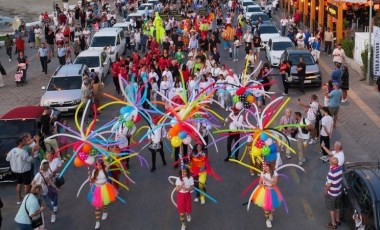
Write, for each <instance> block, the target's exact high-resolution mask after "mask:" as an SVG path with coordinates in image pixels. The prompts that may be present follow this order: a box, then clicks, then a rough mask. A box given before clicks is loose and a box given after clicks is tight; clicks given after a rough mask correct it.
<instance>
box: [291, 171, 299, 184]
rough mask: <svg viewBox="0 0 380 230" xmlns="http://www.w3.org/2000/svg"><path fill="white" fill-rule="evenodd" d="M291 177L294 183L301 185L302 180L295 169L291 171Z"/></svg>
mask: <svg viewBox="0 0 380 230" xmlns="http://www.w3.org/2000/svg"><path fill="white" fill-rule="evenodd" d="M290 176H291V177H292V179H293V181H294V183H296V184H301V182H300V178H299V176H298V174H297V172H296V170H295V169H294V168H292V169H290Z"/></svg>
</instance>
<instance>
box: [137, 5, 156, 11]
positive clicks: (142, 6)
mask: <svg viewBox="0 0 380 230" xmlns="http://www.w3.org/2000/svg"><path fill="white" fill-rule="evenodd" d="M146 7H148V10H151V9H153V7H152V5H141V6H140V7H139V10H145V8H146Z"/></svg>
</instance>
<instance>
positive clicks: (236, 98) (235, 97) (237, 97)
mask: <svg viewBox="0 0 380 230" xmlns="http://www.w3.org/2000/svg"><path fill="white" fill-rule="evenodd" d="M232 101H233V102H234V103H237V102H239V101H240V100H239V96H237V95H235V96H233V98H232Z"/></svg>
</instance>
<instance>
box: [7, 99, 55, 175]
mask: <svg viewBox="0 0 380 230" xmlns="http://www.w3.org/2000/svg"><path fill="white" fill-rule="evenodd" d="M43 111H44V107H41V106H21V107H17V108H14V109H12V110H10V111H9V112H7V113H5V114H4V115H2V116H1V117H0V180H1V182H5V181H10V182H13V177H12V171H11V168H10V163H9V162H8V161H6V157H7V154H8V153H9V151H10V150H11V149H12V148H14V147H16V140H17V139H18V138H19V137H21V136H22V135H23V134H24V133H30V134H31V135H32V136H34V135H36V134H37V133H38V131H39V130H40V128H41V125H40V116H41V115H42V112H43ZM53 113H54V116H57V118H58V119H59V117H60V113H59V112H58V111H56V110H53Z"/></svg>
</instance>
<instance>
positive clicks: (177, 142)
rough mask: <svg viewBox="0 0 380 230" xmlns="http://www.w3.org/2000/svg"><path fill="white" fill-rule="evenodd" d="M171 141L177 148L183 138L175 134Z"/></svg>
mask: <svg viewBox="0 0 380 230" xmlns="http://www.w3.org/2000/svg"><path fill="white" fill-rule="evenodd" d="M170 143H171V144H172V146H173V147H174V148H177V147H179V146H180V145H181V144H182V140H181V139H180V138H179V137H178V136H174V137H172V139H171V140H170Z"/></svg>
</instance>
